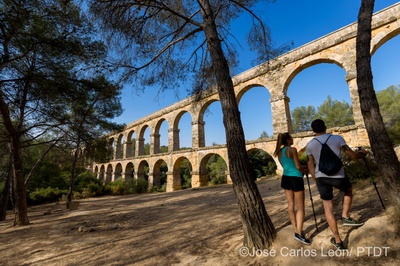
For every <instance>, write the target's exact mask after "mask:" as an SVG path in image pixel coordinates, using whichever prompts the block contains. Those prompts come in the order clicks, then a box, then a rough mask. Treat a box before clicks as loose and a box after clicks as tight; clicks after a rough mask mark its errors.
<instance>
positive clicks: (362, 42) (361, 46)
mask: <svg viewBox="0 0 400 266" xmlns="http://www.w3.org/2000/svg"><path fill="white" fill-rule="evenodd" d="M373 9H374V0H362V3H361V8H360V11H359V14H358V30H357V43H356V50H357V59H356V66H357V86H358V93H359V95H360V105H361V113H362V115H363V118H364V123H365V127H366V129H367V132H368V136H369V139H370V143H371V149H372V152H373V154H374V158H375V161H376V165H377V167H378V168H379V171H380V173H381V175H382V180H383V182H384V184H385V187H386V189H387V190H388V191H389V193H390V196H391V198H392V199H393V200H394V202H395V204H396V206H397V208H398V209H400V175H399V174H400V162H399V160H398V158H397V156H396V153H395V152H394V149H393V143H392V142H391V141H390V138H389V135H388V134H387V132H386V129H385V125H384V123H383V119H382V116H381V113H380V110H379V104H378V100H377V98H376V94H375V90H374V87H373V82H372V69H371V53H370V50H371V44H370V43H371V21H372V12H373Z"/></svg>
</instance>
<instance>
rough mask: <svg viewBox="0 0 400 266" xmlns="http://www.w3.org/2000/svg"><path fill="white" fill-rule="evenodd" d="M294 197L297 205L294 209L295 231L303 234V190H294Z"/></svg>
mask: <svg viewBox="0 0 400 266" xmlns="http://www.w3.org/2000/svg"><path fill="white" fill-rule="evenodd" d="M294 198H295V202H296V205H297V211H296V233H298V234H299V235H302V234H303V223H304V213H305V210H304V190H302V191H295V192H294Z"/></svg>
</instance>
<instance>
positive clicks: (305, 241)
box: [294, 233, 311, 245]
mask: <svg viewBox="0 0 400 266" xmlns="http://www.w3.org/2000/svg"><path fill="white" fill-rule="evenodd" d="M294 240H296V241H299V242H300V243H302V244H304V245H310V244H311V241H310V240H309V239H307V238H306V237H305V236H304V235H299V234H298V233H294Z"/></svg>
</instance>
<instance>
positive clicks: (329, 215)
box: [323, 200, 342, 243]
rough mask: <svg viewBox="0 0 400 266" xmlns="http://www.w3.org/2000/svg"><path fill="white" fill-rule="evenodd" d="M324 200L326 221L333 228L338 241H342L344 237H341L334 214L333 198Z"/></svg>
mask: <svg viewBox="0 0 400 266" xmlns="http://www.w3.org/2000/svg"><path fill="white" fill-rule="evenodd" d="M323 202H324V211H325V218H326V221H327V222H328V225H329V228H330V229H331V231H332V233H333V236H334V237H335V241H336V243H341V242H342V239H340V235H339V230H338V227H337V222H336V219H335V216H334V214H333V202H332V200H323Z"/></svg>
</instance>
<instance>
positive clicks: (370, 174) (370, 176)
mask: <svg viewBox="0 0 400 266" xmlns="http://www.w3.org/2000/svg"><path fill="white" fill-rule="evenodd" d="M358 149H359V150H361V147H358ZM363 161H364V163H365V166H366V167H367V171H368V174H369V178H370V179H371V182H372V184H373V185H374V187H375V190H376V193H377V194H378V197H379V200H380V201H381V204H382V208H383V209H384V210H385V209H386V208H385V205H384V204H383V201H382V198H381V195H380V194H379V191H378V188H377V187H376V182H375V179H374V176H373V175H372V172H371V170H370V169H369V166H368V163H367V160H366V159H365V157H363Z"/></svg>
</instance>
